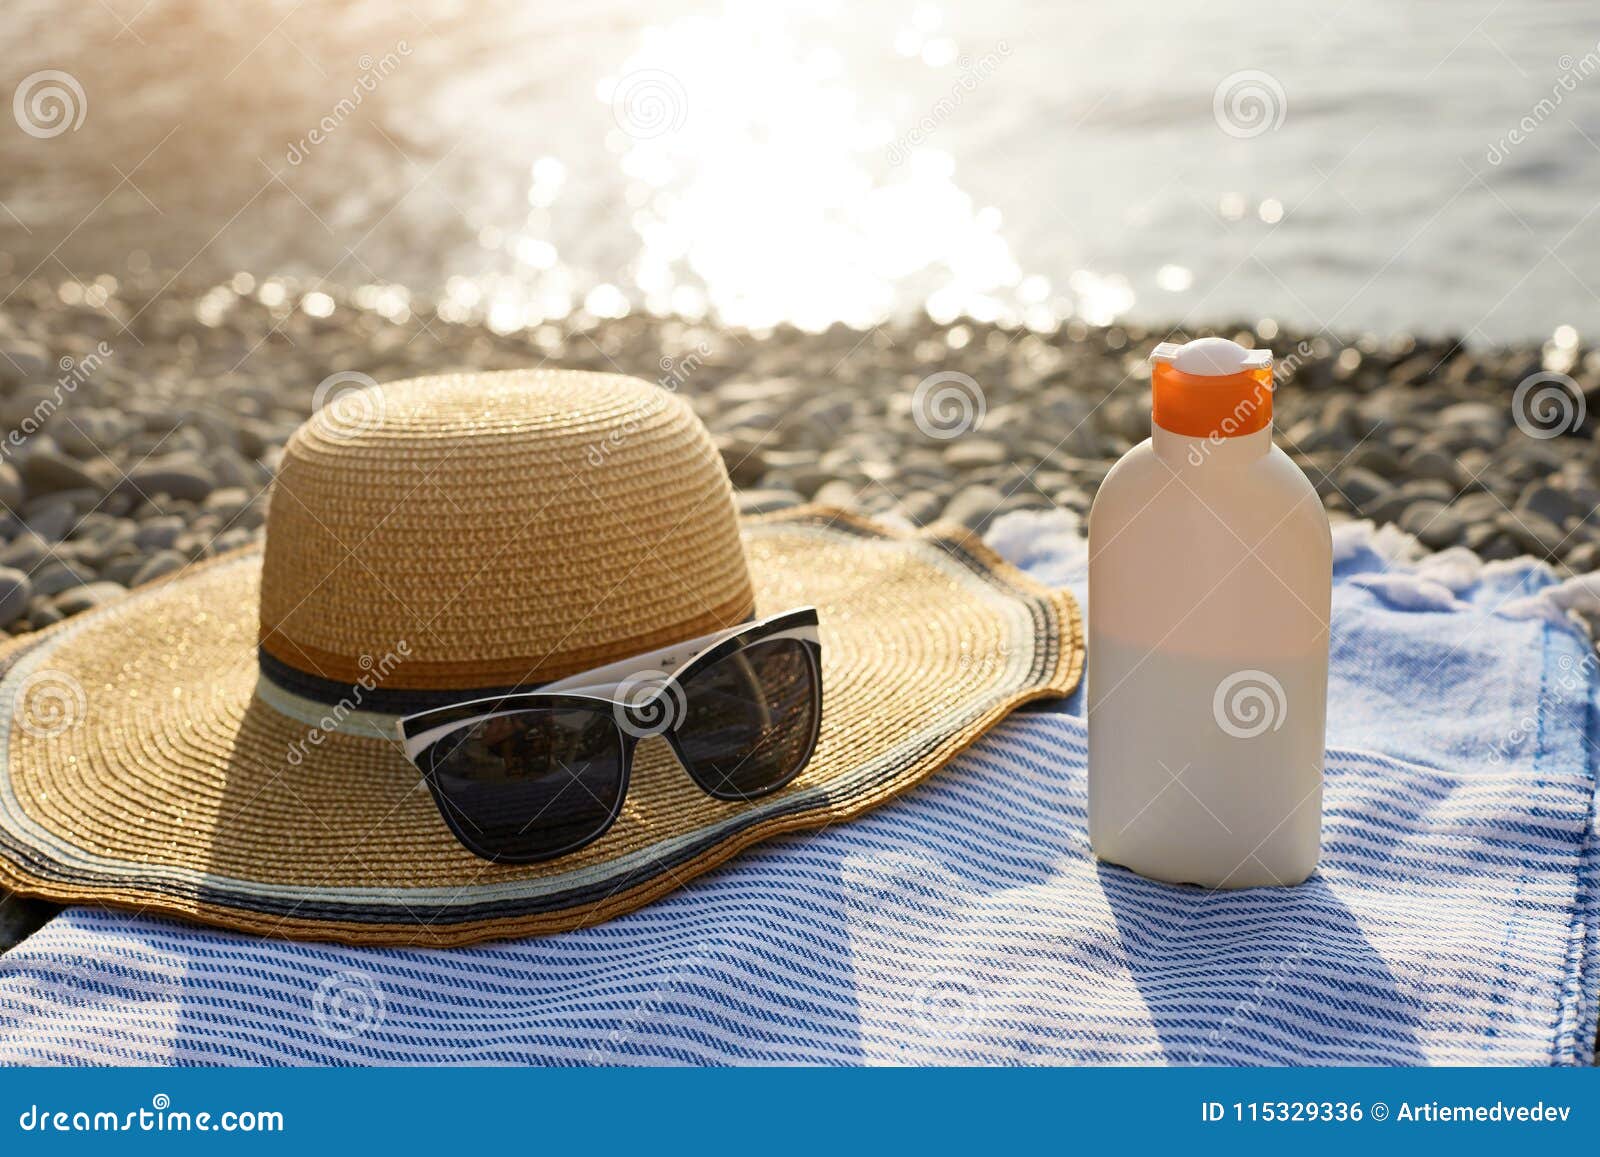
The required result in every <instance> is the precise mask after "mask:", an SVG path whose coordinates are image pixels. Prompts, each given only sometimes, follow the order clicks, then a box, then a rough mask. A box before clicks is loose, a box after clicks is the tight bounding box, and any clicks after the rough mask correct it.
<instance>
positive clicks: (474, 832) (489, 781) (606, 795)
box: [428, 708, 623, 861]
mask: <svg viewBox="0 0 1600 1157" xmlns="http://www.w3.org/2000/svg"><path fill="white" fill-rule="evenodd" d="M428 758H429V759H430V760H431V771H432V776H433V784H432V786H433V789H434V792H435V795H436V797H437V798H438V800H439V806H440V808H441V809H443V810H444V811H445V812H446V813H447V815H448V817H449V819H450V822H451V825H452V827H454V828H455V830H456V831H457V832H458V833H460V835H461V837H462V839H463V840H464V842H466V843H467V845H468V846H469V847H471V848H473V849H474V850H475V851H477V852H478V853H479V854H480V855H486V856H490V857H493V858H496V859H505V860H523V861H527V860H542V859H548V858H550V857H551V856H557V855H560V854H561V853H562V852H565V851H570V850H571V849H573V848H576V847H578V846H580V845H582V844H584V843H586V842H587V841H589V840H591V839H593V838H594V837H595V836H596V835H597V834H598V833H599V832H600V831H601V830H602V829H604V828H605V826H606V824H607V823H609V822H610V820H611V817H612V815H613V814H615V812H616V810H617V804H618V800H619V796H620V794H621V792H622V760H623V755H622V735H621V732H620V731H619V730H618V728H617V725H616V723H615V722H614V721H613V719H612V717H611V715H610V713H609V712H604V711H589V710H584V709H565V708H540V709H537V710H532V711H517V712H513V713H511V714H507V715H497V716H494V717H492V718H489V719H485V720H483V721H482V722H481V723H477V724H475V725H474V726H472V727H468V728H463V729H462V730H460V731H457V732H455V733H454V734H452V735H447V736H445V737H444V738H443V739H441V740H440V741H439V742H438V743H437V744H435V745H434V747H432V748H430V749H429V751H428Z"/></svg>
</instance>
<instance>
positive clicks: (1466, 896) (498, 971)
mask: <svg viewBox="0 0 1600 1157" xmlns="http://www.w3.org/2000/svg"><path fill="white" fill-rule="evenodd" d="M996 539H997V543H998V545H999V546H1000V547H1001V548H1002V549H1003V550H1005V551H1006V552H1007V553H1008V554H1010V555H1011V556H1012V557H1014V558H1018V559H1019V560H1021V561H1022V562H1023V563H1024V564H1025V565H1028V566H1029V567H1030V569H1032V570H1034V572H1035V573H1037V574H1039V575H1040V576H1041V577H1045V578H1047V579H1051V580H1052V581H1058V582H1066V583H1069V584H1073V585H1075V586H1076V587H1077V589H1078V590H1079V592H1080V594H1081V590H1082V587H1081V578H1082V566H1081V564H1082V550H1081V544H1079V543H1076V542H1074V541H1073V540H1072V539H1071V537H1070V534H1069V533H1068V532H1067V531H1066V530H1065V529H1064V528H1063V527H1062V526H1061V525H1060V523H1059V522H1055V521H1052V520H1049V519H1038V518H1034V519H1017V518H1014V519H1012V520H1009V521H1007V522H1003V523H1002V524H1001V527H1000V529H999V531H998V533H997V536H996ZM1394 547H1395V542H1394V541H1393V540H1392V539H1390V540H1386V539H1384V538H1383V537H1382V536H1379V537H1373V536H1370V535H1365V534H1361V533H1358V532H1355V531H1349V532H1345V531H1342V532H1341V541H1340V544H1339V551H1338V559H1339V562H1338V566H1337V572H1338V584H1337V589H1336V594H1335V608H1336V610H1335V614H1336V623H1335V630H1334V645H1333V664H1334V671H1333V691H1332V695H1331V703H1330V712H1329V738H1330V742H1331V743H1332V744H1333V745H1334V746H1333V748H1332V749H1331V750H1330V751H1329V755H1328V778H1327V806H1326V821H1325V838H1326V844H1325V853H1324V858H1323V862H1322V866H1321V867H1320V869H1319V870H1318V872H1317V874H1316V875H1315V876H1314V877H1313V878H1312V880H1311V881H1310V882H1308V883H1307V884H1305V885H1303V886H1301V887H1299V888H1294V889H1276V890H1256V891H1246V892H1228V893H1207V892H1203V891H1200V890H1198V889H1191V888H1174V887H1169V886H1166V885H1160V884H1154V883H1151V882H1149V881H1145V880H1142V879H1140V878H1138V877H1136V876H1133V875H1131V874H1129V873H1128V872H1125V871H1123V870H1121V869H1118V868H1108V867H1103V866H1099V865H1097V864H1095V863H1094V861H1093V860H1091V859H1090V858H1089V856H1088V845H1087V839H1086V835H1085V830H1084V827H1085V814H1084V807H1085V790H1084V756H1085V750H1084V728H1083V724H1082V721H1081V719H1079V718H1076V717H1075V716H1074V715H1073V714H1071V713H1070V712H1071V711H1072V710H1073V709H1074V708H1077V709H1079V710H1081V706H1080V705H1079V704H1077V703H1076V702H1069V703H1068V704H1067V705H1066V708H1067V713H1063V712H1025V713H1021V714H1018V715H1016V716H1014V717H1012V718H1011V719H1010V720H1008V721H1007V722H1006V723H1005V724H1004V725H1002V726H1001V727H1000V728H999V729H998V730H997V731H996V732H995V733H994V734H993V735H991V736H989V737H988V738H986V739H985V740H984V741H982V742H981V743H979V744H978V745H977V746H975V747H974V748H973V749H972V750H970V751H969V752H968V753H966V754H965V755H963V756H962V757H961V758H960V759H958V760H957V761H956V763H955V764H953V765H952V766H951V767H950V768H948V769H947V770H946V771H944V772H942V773H940V774H939V775H938V776H936V777H934V779H933V780H931V781H930V782H929V783H927V784H926V785H924V786H923V787H921V788H919V789H917V790H916V791H915V792H914V793H912V794H911V795H910V796H908V797H906V798H903V799H901V800H898V801H896V802H894V803H892V804H889V805H887V806H885V807H883V808H880V809H879V810H877V811H875V812H873V813H872V814H870V815H868V816H866V817H865V818H863V819H861V820H859V821H857V822H855V823H852V824H848V825H842V826H838V827H835V828H831V829H828V830H826V831H823V832H819V833H815V834H810V835H797V836H793V837H786V838H784V839H781V840H777V841H773V842H771V843H768V844H765V845H762V846H760V847H757V848H755V849H752V850H751V851H750V852H747V853H745V854H743V855H741V856H740V857H738V858H737V859H736V860H735V861H734V862H733V863H732V864H730V865H728V866H726V867H724V868H723V869H720V870H718V871H716V872H713V873H711V874H709V875H707V876H704V877H701V878H700V879H697V880H695V881H693V882H691V883H690V885H689V886H688V887H686V888H685V889H683V890H682V891H680V892H677V893H675V894H673V895H671V896H669V897H668V898H666V899H665V900H663V901H661V902H659V903H657V904H655V905H653V906H651V907H649V908H647V909H645V910H643V911H640V912H637V913H634V914H632V915H629V916H626V917H623V918H621V919H618V920H615V921H613V922H611V923H609V924H605V925H602V926H600V927H597V928H590V929H585V930H583V931H580V932H576V933H571V934H567V935H563V936H557V937H551V938H546V939H535V940H526V941H521V942H516V943H508V944H494V945H486V946H481V947H478V948H472V949H464V950H455V951H422V950H416V951H405V950H393V949H351V948H338V947H333V946H328V945H321V944H291V943H283V942H275V941H264V940H258V939H254V938H251V937H248V936H243V935H235V934H231V933H224V932H216V931H211V930H208V929H202V928H198V927H194V926H190V925H187V924H183V923H180V922H176V921H170V920H164V919H155V918H151V917H145V916H134V915H128V914H121V913H113V912H104V911H98V910H92V909H72V910H69V911H68V912H67V913H65V914H63V915H62V916H61V917H59V918H57V919H56V920H54V921H52V922H51V924H49V925H48V926H47V927H46V928H45V929H44V930H43V931H41V932H40V933H38V934H36V935H35V936H34V937H33V938H32V939H30V940H29V941H27V942H26V943H25V944H24V945H22V946H21V947H19V948H17V949H16V950H14V951H13V952H11V953H10V954H8V955H7V956H4V957H0V1060H6V1061H19V1062H91V1063H119V1062H120V1063H147V1062H172V1061H178V1062H192V1063H230V1062H232V1063H239V1062H244V1063H261V1062H269V1063H272V1062H276V1063H305V1062H310V1063H374V1062H376V1063H383V1062H408V1063H417V1062H421V1063H429V1062H433V1063H449V1062H457V1061H477V1062H496V1061H499V1062H528V1061H535V1062H545V1063H558V1064H585V1063H703V1062H713V1061H752V1062H800V1063H811V1062H846V1063H853V1062H865V1063H873V1062H892V1063H905V1062H917V1063H921V1062H1026V1063H1037V1062H1106V1063H1244V1064H1281V1063H1314V1064H1345V1063H1367V1064H1374V1063H1375V1064H1411V1063H1440V1062H1443V1063H1520V1064H1573V1063H1581V1062H1585V1061H1587V1060H1589V1059H1590V1057H1591V1053H1592V1045H1593V1039H1594V1034H1595V1016H1596V1008H1595V1006H1596V1000H1595V997H1596V991H1595V990H1596V977H1597V971H1596V960H1597V955H1600V935H1597V920H1596V916H1597V915H1600V913H1597V909H1596V885H1597V883H1600V876H1597V868H1596V860H1597V857H1596V849H1595V819H1594V784H1595V773H1594V752H1595V751H1596V750H1597V749H1600V748H1597V741H1600V734H1597V731H1596V719H1597V718H1600V716H1597V713H1596V711H1595V706H1596V682H1597V681H1596V679H1595V677H1594V676H1595V669H1594V665H1593V662H1592V660H1591V659H1590V658H1589V655H1590V651H1589V646H1588V643H1587V640H1585V639H1584V638H1582V637H1581V634H1580V633H1579V632H1577V631H1576V630H1575V629H1574V628H1573V627H1572V626H1571V625H1570V624H1567V623H1565V622H1564V621H1562V620H1561V617H1560V615H1559V614H1557V613H1555V611H1554V610H1553V609H1552V607H1551V606H1550V605H1547V604H1548V602H1549V600H1543V601H1541V600H1542V597H1543V595H1544V594H1547V593H1548V592H1550V591H1551V590H1553V589H1555V588H1554V584H1555V580H1554V578H1553V577H1552V576H1550V575H1549V574H1548V573H1547V572H1544V571H1542V570H1539V569H1537V568H1533V567H1531V566H1527V565H1521V566H1513V565H1496V566H1491V567H1488V568H1485V567H1482V566H1478V565H1475V564H1474V563H1469V562H1467V561H1466V560H1464V559H1462V558H1461V557H1460V556H1459V555H1455V554H1452V555H1450V556H1436V557H1435V559H1433V560H1429V561H1425V562H1423V563H1421V564H1419V565H1415V566H1413V565H1409V564H1400V563H1396V562H1394V561H1392V560H1391V558H1390V555H1392V553H1393V551H1394ZM1441 559H1442V560H1443V561H1442V562H1441V561H1440V560H1441Z"/></svg>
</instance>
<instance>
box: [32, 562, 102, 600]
mask: <svg viewBox="0 0 1600 1157" xmlns="http://www.w3.org/2000/svg"><path fill="white" fill-rule="evenodd" d="M93 581H94V576H93V575H92V574H90V573H88V572H87V571H86V570H82V569H79V568H78V567H76V566H73V565H72V564H71V563H68V562H63V561H61V560H60V559H55V560H52V561H50V562H47V563H44V564H43V565H42V566H40V567H39V569H38V570H36V571H34V572H33V589H34V593H35V594H41V595H58V594H60V593H61V592H62V591H65V590H70V589H72V588H73V587H80V586H83V585H84V584H85V583H90V582H93Z"/></svg>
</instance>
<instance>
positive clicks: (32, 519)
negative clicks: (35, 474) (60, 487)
mask: <svg viewBox="0 0 1600 1157" xmlns="http://www.w3.org/2000/svg"><path fill="white" fill-rule="evenodd" d="M23 518H24V519H25V520H26V521H27V524H28V529H29V530H31V531H33V533H34V534H36V535H38V536H39V537H40V538H42V539H44V540H45V541H46V542H60V541H61V540H62V539H63V538H65V537H66V536H67V531H69V530H71V529H72V525H73V523H75V522H76V521H77V519H78V512H77V509H76V508H75V507H74V506H73V505H72V503H71V502H69V501H67V500H65V499H63V498H61V497H60V496H59V495H52V496H50V497H49V498H40V499H38V500H36V501H34V502H30V503H28V505H27V507H26V508H25V509H24V510H23Z"/></svg>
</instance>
